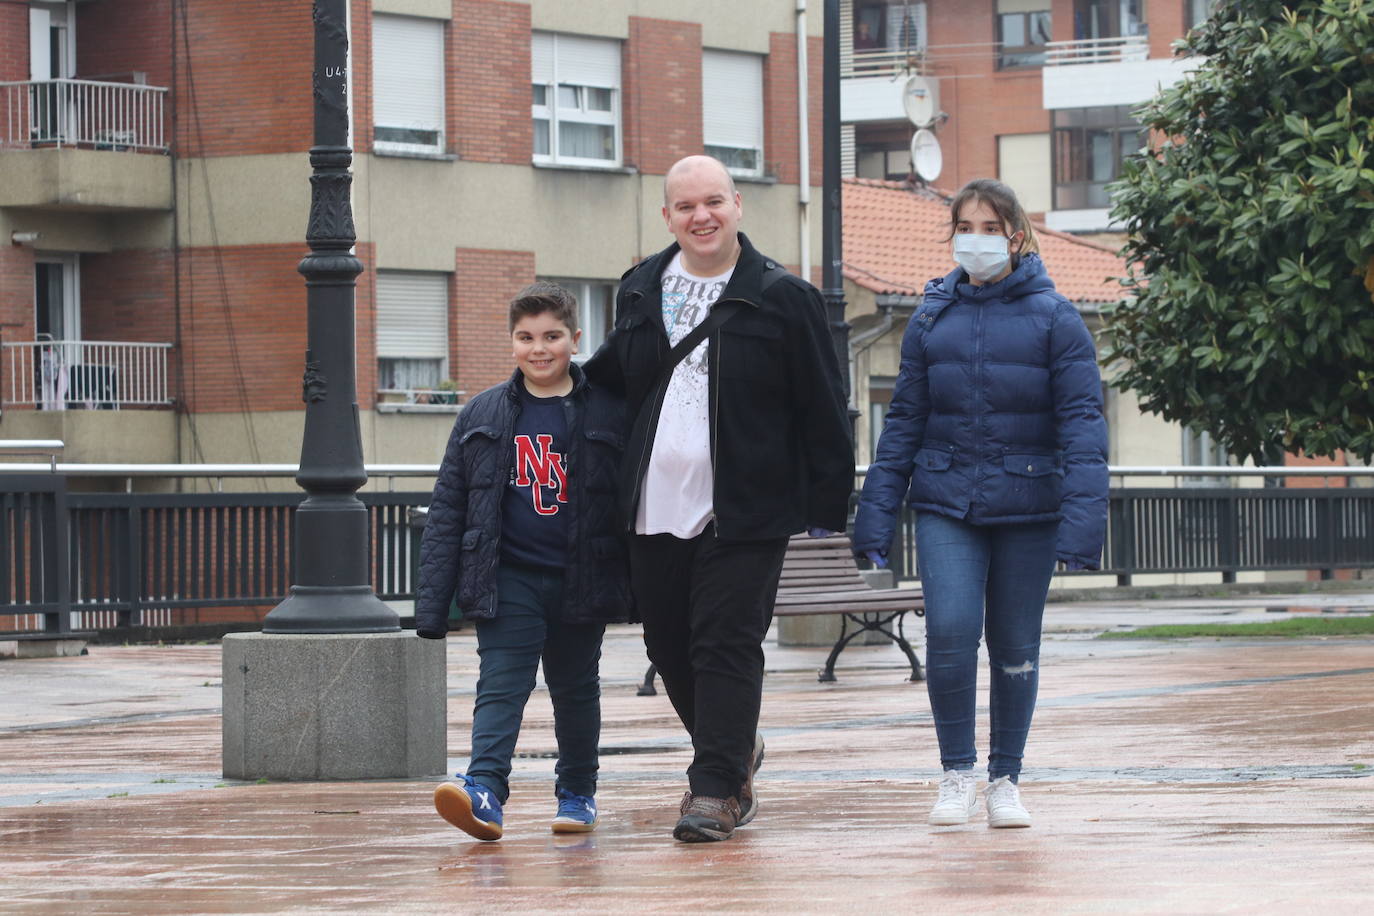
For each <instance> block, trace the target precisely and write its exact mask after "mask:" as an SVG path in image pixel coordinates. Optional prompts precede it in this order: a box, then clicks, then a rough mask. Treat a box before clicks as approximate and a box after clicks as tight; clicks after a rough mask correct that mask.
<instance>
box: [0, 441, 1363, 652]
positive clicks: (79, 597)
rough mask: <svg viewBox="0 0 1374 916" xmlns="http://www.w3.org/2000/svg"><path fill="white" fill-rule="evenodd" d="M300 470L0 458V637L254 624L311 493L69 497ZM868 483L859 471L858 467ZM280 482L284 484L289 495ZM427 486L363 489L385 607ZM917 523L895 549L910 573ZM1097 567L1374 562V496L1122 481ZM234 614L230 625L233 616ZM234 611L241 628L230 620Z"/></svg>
mask: <svg viewBox="0 0 1374 916" xmlns="http://www.w3.org/2000/svg"><path fill="white" fill-rule="evenodd" d="M297 470H298V468H297V466H296V465H291V464H281V465H119V464H109V465H82V464H74V463H70V464H69V463H52V464H49V463H47V462H45V463H32V464H22V463H13V462H11V463H5V464H0V475H6V476H4V477H0V630H9V631H11V632H13V631H21V632H28V633H35V634H40V633H46V634H53V633H56V634H64V633H69V632H72V631H80V630H86V629H118V628H125V627H130V626H145V627H147V626H153V627H168V626H176V625H180V624H187V623H212V622H224V621H225V620H226V619H231V618H232V619H238V620H247V621H250V622H251V621H254V620H257V619H260V617H261V615H262V614H264V613H266V611H267V610H270V609H271V608H272V607H273V606H275V605H276V604H277V603H278V602H279V601H280V600H281V599H282V598H284V597H285V596H286V595H287V593H288V591H289V588H290V584H291V563H292V557H293V554H294V534H295V526H294V524H293V521H292V516H293V513H294V512H295V511H296V507H297V506H298V505H299V503H300V502H301V500H302V499H304V496H305V494H304V493H303V492H301V491H299V490H292V491H289V492H285V491H284V492H277V493H224V492H214V493H194V494H185V493H183V494H170V493H169V494H156V493H133V492H126V493H74V492H68V490H67V487H66V480H67V476H68V475H71V476H80V477H84V478H94V477H105V478H124V479H126V480H129V481H132V480H133V479H134V478H138V477H162V478H169V477H178V476H180V477H191V478H210V479H216V478H225V477H239V478H243V477H256V478H285V477H290V476H292V475H294V474H295V473H296V472H297ZM437 471H438V468H437V466H435V465H430V464H426V465H399V464H390V465H381V464H378V465H368V466H367V472H368V474H369V476H370V477H372V478H374V479H375V478H383V479H388V480H389V481H390V483H391V485H392V486H393V487H394V484H395V481H396V479H398V478H400V479H407V478H409V479H415V478H430V477H433V476H434V475H435V474H436V473H437ZM859 471H860V474H862V473H863V472H864V471H866V468H860V469H859ZM1111 473H1112V475H1113V476H1114V477H1117V478H1135V479H1139V478H1144V477H1152V478H1159V477H1175V478H1178V479H1179V480H1180V481H1186V480H1187V479H1189V478H1199V477H1288V478H1319V479H1321V478H1326V479H1328V481H1329V480H1337V479H1345V481H1346V482H1350V481H1351V480H1352V479H1355V478H1363V479H1368V478H1371V477H1374V468H1335V467H1293V468H1288V467H1279V468H1233V467H1186V466H1154V467H1114V468H1112V469H1111ZM285 489H286V488H285V487H284V488H283V490H285ZM429 496H430V494H429V490H428V489H427V486H426V485H422V486H421V488H412V489H411V490H409V491H399V492H394V491H388V492H381V491H366V490H364V491H361V492H359V493H358V498H359V499H360V500H361V501H362V503H363V504H364V505H365V506H366V507H367V511H368V517H369V525H368V531H369V540H370V544H371V547H370V552H369V557H370V560H369V581H370V582H371V584H372V587H373V588H374V589H375V590H376V591H377V593H378V595H379V596H380V597H382V598H383V599H385V600H409V599H411V598H413V595H414V578H413V574H414V569H415V564H416V561H417V556H416V553H415V549H416V545H417V544H418V539H419V534H420V522H419V519H418V517H417V516H415V515H413V514H412V512H411V511H410V510H411V509H414V508H418V507H420V506H424V505H427V504H428V502H429ZM914 534H915V515H914V513H912V512H911V511H909V510H908V511H905V512H904V513H903V517H902V519H901V523H900V525H899V526H898V534H897V538H896V540H895V542H894V544H893V548H892V550H891V552H890V554H889V559H890V561H891V565H892V567H893V569H894V572H895V573H896V574H897V576H898V577H899V578H901V579H905V580H911V579H915V578H916V577H917V572H916V571H917V568H918V567H917V558H916V550H915V544H916V539H915V536H914ZM1102 565H1103V568H1102V570H1100V571H1098V572H1095V573H1089V574H1092V575H1112V576H1115V577H1116V579H1117V582H1118V583H1119V584H1122V585H1127V584H1130V582H1131V577H1132V576H1134V575H1141V574H1154V573H1200V572H1213V573H1220V574H1221V577H1222V580H1223V581H1226V582H1229V581H1234V580H1235V574H1236V573H1237V572H1240V571H1248V570H1301V569H1307V570H1319V571H1321V572H1322V574H1323V575H1324V576H1328V575H1330V573H1331V571H1332V570H1335V569H1351V568H1361V569H1362V568H1374V487H1369V486H1342V487H1332V486H1327V487H1286V488H1278V487H1264V488H1260V487H1208V488H1199V487H1188V486H1179V487H1137V486H1118V487H1113V488H1112V490H1111V493H1110V498H1109V504H1108V519H1107V542H1106V549H1105V550H1104V552H1103V564H1102ZM226 614H227V615H229V616H228V617H226V616H225V615H226ZM235 614H237V615H238V616H237V618H234V615H235Z"/></svg>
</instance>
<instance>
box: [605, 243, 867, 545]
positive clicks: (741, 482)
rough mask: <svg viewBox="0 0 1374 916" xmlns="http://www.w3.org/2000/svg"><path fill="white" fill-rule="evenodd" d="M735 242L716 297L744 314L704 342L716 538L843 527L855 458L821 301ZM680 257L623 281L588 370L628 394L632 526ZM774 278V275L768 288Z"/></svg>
mask: <svg viewBox="0 0 1374 916" xmlns="http://www.w3.org/2000/svg"><path fill="white" fill-rule="evenodd" d="M739 241H740V246H741V249H742V250H741V252H740V257H739V261H738V262H737V263H736V265H735V272H734V274H733V275H732V276H731V277H730V282H729V283H728V284H726V287H725V291H724V292H723V293H722V294H721V298H720V300H719V301H720V302H725V301H728V300H732V299H733V300H738V301H740V302H743V303H745V307H744V309H743V311H741V312H740V313H739V314H737V315H735V316H734V317H732V318H731V319H730V320H729V321H727V322H725V324H724V325H722V326H721V327H720V329H719V330H717V331H716V332H715V333H713V334H712V335H711V336H710V338H709V344H708V346H709V350H708V353H707V366H708V369H709V388H710V405H709V420H710V429H711V454H712V456H713V460H712V465H713V469H714V473H715V493H714V510H715V527H716V534H717V535H718V536H720V537H723V538H730V539H736V540H759V539H764V538H773V537H786V536H788V535H791V534H795V533H797V532H799V531H801V530H803V529H805V528H808V527H817V528H826V529H829V530H832V531H843V530H844V528H845V522H846V518H847V515H848V508H849V494H850V491H851V490H852V488H853V485H854V452H853V446H852V444H851V442H850V437H849V417H848V411H847V409H846V406H845V401H844V389H843V387H842V384H841V381H840V370H839V364H838V362H837V360H836V358H835V348H834V345H833V344H832V342H831V337H830V332H829V328H828V326H827V324H826V320H825V305H824V303H823V301H822V300H821V296H820V293H819V292H817V290H816V288H815V287H814V286H812V285H811V284H810V283H807V282H805V281H803V280H801V279H799V278H798V277H795V276H792V275H791V274H789V273H787V272H786V271H784V270H783V268H782V267H780V266H779V265H778V264H777V263H776V262H774V261H772V260H770V259H769V258H766V257H764V256H763V255H762V254H760V253H759V252H758V251H757V250H756V249H755V248H754V246H753V245H752V244H750V242H749V240H748V239H747V238H745V236H744V234H743V233H741V234H740V236H739ZM677 251H678V245H677V243H676V242H675V243H673V244H672V245H670V246H669V247H668V248H666V249H664V250H663V251H660V252H659V253H658V254H656V255H653V256H652V257H649V258H646V259H645V260H644V261H642V262H640V263H639V264H638V265H636V266H635V267H634V268H632V269H631V270H629V271H628V272H627V273H626V274H625V276H624V277H622V278H621V285H620V292H619V294H618V295H617V296H616V321H615V330H614V331H612V333H611V336H610V338H609V339H608V340H607V341H606V343H605V344H604V345H603V346H602V347H601V349H600V350H598V351H597V353H596V355H595V356H593V357H592V359H591V360H589V361H588V363H587V366H586V369H587V373H588V375H589V377H591V378H592V380H593V381H595V382H596V383H597V384H604V385H606V386H607V387H609V388H611V389H612V390H614V391H617V392H623V393H624V395H625V406H626V411H627V414H628V416H629V417H630V418H631V421H632V422H631V430H632V432H631V434H630V441H629V442H628V444H627V445H626V448H625V461H624V464H623V466H622V469H621V476H620V508H621V513H622V515H623V517H624V518H625V519H627V520H628V521H629V523H630V524H631V525H633V521H634V518H635V508H636V506H637V505H638V501H639V492H640V487H641V484H642V481H643V479H644V472H645V470H646V469H647V467H648V463H649V455H650V450H651V447H652V445H653V435H654V430H655V429H656V428H657V424H658V418H657V416H656V415H654V412H655V411H656V410H657V409H658V405H659V403H660V402H661V398H660V397H659V396H658V390H657V386H655V381H656V379H657V377H658V374H659V366H660V365H661V363H662V362H663V360H664V358H665V356H666V355H667V353H668V350H669V343H668V334H667V332H666V331H665V330H664V325H663V300H662V292H663V289H662V285H661V277H662V275H663V271H664V269H665V268H666V267H667V266H668V264H669V263H670V262H671V261H672V259H673V255H674V254H676V253H677ZM773 271H778V272H780V273H779V274H778V275H775V276H776V279H773V278H772V277H769V281H768V282H767V283H765V282H764V280H765V275H768V274H771V273H772V272H773ZM643 411H647V412H648V413H649V415H648V416H644V417H640V416H639V415H640V413H641V412H643ZM636 418H638V420H636Z"/></svg>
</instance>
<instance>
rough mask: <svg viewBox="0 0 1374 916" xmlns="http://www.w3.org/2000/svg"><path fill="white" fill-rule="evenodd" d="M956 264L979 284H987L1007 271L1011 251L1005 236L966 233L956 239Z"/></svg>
mask: <svg viewBox="0 0 1374 916" xmlns="http://www.w3.org/2000/svg"><path fill="white" fill-rule="evenodd" d="M954 262H955V263H956V264H958V265H959V266H960V267H962V268H963V269H964V270H965V271H966V272H967V273H968V275H969V276H970V277H972V278H973V279H975V280H977V281H978V282H979V283H986V282H987V281H988V280H991V279H992V278H993V277H995V276H997V275H998V274H1000V273H1001V272H1002V271H1004V270H1006V269H1007V265H1008V264H1010V263H1011V250H1010V248H1009V246H1008V244H1007V239H1006V237H1005V236H1003V235H1000V234H999V235H980V234H977V233H973V232H965V233H962V234H960V235H956V236H955V237H954Z"/></svg>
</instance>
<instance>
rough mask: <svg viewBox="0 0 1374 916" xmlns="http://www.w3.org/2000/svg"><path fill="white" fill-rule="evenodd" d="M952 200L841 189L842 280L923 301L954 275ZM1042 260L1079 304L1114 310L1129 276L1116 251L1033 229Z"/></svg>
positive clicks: (883, 185)
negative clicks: (926, 292)
mask: <svg viewBox="0 0 1374 916" xmlns="http://www.w3.org/2000/svg"><path fill="white" fill-rule="evenodd" d="M952 196H953V195H952V194H948V193H940V192H936V191H931V190H928V189H925V188H912V187H911V186H909V185H907V184H905V183H903V182H896V181H874V180H871V179H867V178H848V179H845V182H844V200H843V212H844V276H845V278H846V279H848V280H852V281H853V282H854V283H857V284H858V285H859V286H862V287H864V288H865V289H870V290H873V291H874V292H876V293H896V294H898V295H919V294H920V293H921V291H922V290H923V289H925V285H926V283H927V281H929V280H931V279H934V278H935V277H942V276H944V275H945V274H947V273H949V271H950V270H952V269H953V268H954V263H953V261H952V260H951V259H950V254H949V242H948V241H946V239H945V235H946V233H947V232H948V231H949V199H950V198H951V197H952ZM1035 231H1036V233H1037V235H1039V237H1040V256H1041V257H1042V258H1044V260H1045V266H1046V267H1047V268H1048V269H1049V272H1050V277H1051V278H1052V279H1053V280H1054V284H1055V286H1056V287H1057V288H1058V289H1059V291H1060V292H1061V293H1063V294H1064V295H1065V296H1067V297H1069V298H1070V299H1072V300H1074V301H1075V302H1080V303H1088V302H1092V303H1103V302H1115V301H1116V300H1117V299H1118V298H1120V289H1121V288H1120V286H1118V285H1117V283H1116V281H1115V280H1113V279H1110V278H1112V277H1119V276H1122V275H1123V274H1124V273H1125V264H1124V262H1123V261H1122V259H1121V258H1120V257H1118V256H1117V255H1116V253H1115V252H1113V251H1112V250H1111V249H1108V248H1104V247H1103V246H1101V245H1098V244H1095V243H1093V242H1089V241H1085V240H1084V239H1080V238H1077V237H1076V236H1072V235H1068V234H1066V233H1063V232H1055V231H1054V230H1052V229H1047V228H1045V227H1044V226H1043V225H1041V224H1039V223H1035Z"/></svg>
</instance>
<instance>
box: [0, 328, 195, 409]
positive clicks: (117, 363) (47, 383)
mask: <svg viewBox="0 0 1374 916" xmlns="http://www.w3.org/2000/svg"><path fill="white" fill-rule="evenodd" d="M171 349H172V345H171V344H169V343H124V342H120V341H105V342H101V341H90V340H36V341H22V342H17V343H6V344H4V346H3V348H0V358H2V359H3V363H2V364H0V382H2V383H3V386H4V404H5V406H6V407H10V406H15V407H19V406H24V407H35V408H38V409H40V410H66V409H67V408H70V407H87V408H107V409H117V408H120V407H150V406H162V405H167V404H171V403H172V399H171V398H170V397H169V396H168V393H167V354H168V352H169V351H170V350H171Z"/></svg>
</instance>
